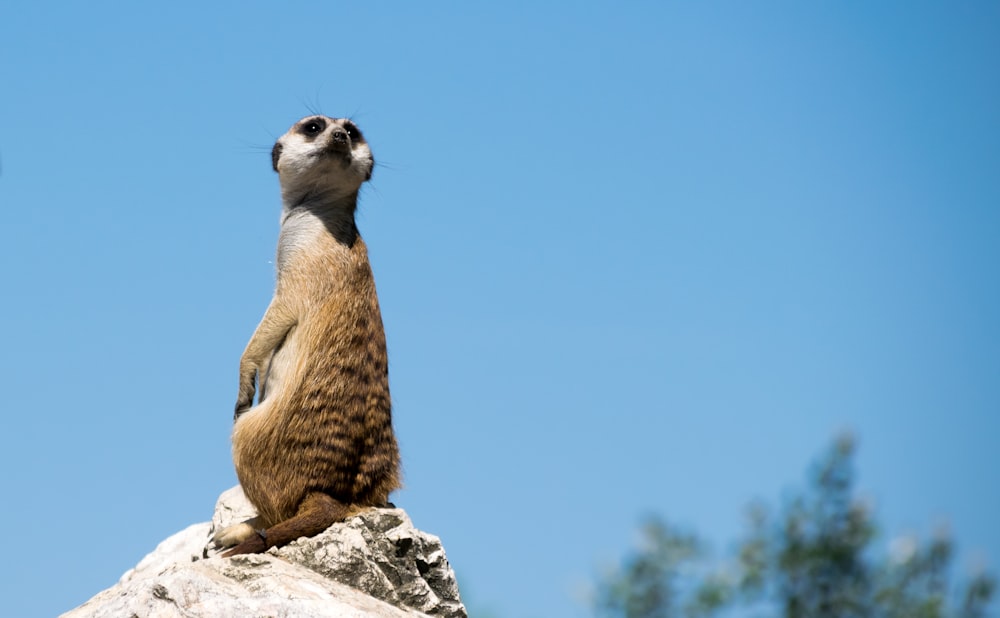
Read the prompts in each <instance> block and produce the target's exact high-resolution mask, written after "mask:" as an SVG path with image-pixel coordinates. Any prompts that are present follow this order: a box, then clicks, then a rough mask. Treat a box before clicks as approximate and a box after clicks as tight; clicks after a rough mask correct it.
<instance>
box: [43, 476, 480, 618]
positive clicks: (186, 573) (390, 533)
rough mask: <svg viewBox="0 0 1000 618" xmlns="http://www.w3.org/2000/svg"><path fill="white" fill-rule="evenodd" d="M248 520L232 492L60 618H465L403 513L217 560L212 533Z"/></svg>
mask: <svg viewBox="0 0 1000 618" xmlns="http://www.w3.org/2000/svg"><path fill="white" fill-rule="evenodd" d="M254 515H255V513H254V511H253V507H252V506H251V505H250V504H249V502H247V500H246V498H245V497H244V496H243V492H242V490H241V489H240V488H239V487H235V488H233V489H230V490H228V491H226V492H224V493H223V494H222V495H221V496H220V497H219V501H218V503H217V505H216V508H215V515H214V516H213V518H212V522H211V523H208V522H205V523H201V524H195V525H193V526H190V527H188V528H186V529H185V530H182V531H181V532H178V533H177V534H174V535H173V536H171V537H169V538H167V539H166V540H164V541H163V542H161V543H160V544H159V545H158V546H157V547H156V549H155V550H154V551H153V552H152V553H150V554H149V555H147V556H146V557H145V558H143V559H142V560H141V561H140V562H139V564H137V565H136V566H135V568H133V569H131V570H130V571H128V572H126V573H125V574H124V575H122V577H121V579H120V580H119V582H118V584H117V585H115V586H113V587H112V588H109V589H108V590H105V591H103V592H101V593H99V594H97V596H95V597H94V598H92V599H90V600H89V601H87V602H86V603H84V604H83V605H81V606H80V607H78V608H76V609H74V610H72V611H70V612H67V613H66V614H63V617H64V618H105V617H107V618H112V617H114V618H119V617H124V618H129V617H132V616H135V617H137V618H168V617H174V616H184V617H185V618H197V617H202V616H205V617H209V616H211V617H215V616H274V617H285V616H287V617H293V616H294V617H300V616H316V617H326V616H330V617H333V616H387V617H403V616H408V617H413V616H424V615H431V616H441V617H443V618H453V617H456V618H457V617H465V616H467V613H466V610H465V606H463V605H462V602H461V600H460V598H459V593H458V585H457V583H456V581H455V573H454V571H453V570H452V569H451V566H450V565H449V564H448V560H447V558H446V557H445V553H444V548H443V547H442V546H441V541H440V539H438V538H437V537H436V536H433V535H430V534H427V533H425V532H421V531H420V530H417V529H416V528H414V527H413V524H412V523H411V522H410V519H409V517H407V515H406V513H405V512H404V511H403V510H402V509H396V508H386V509H366V510H364V511H362V512H360V513H359V514H357V515H355V516H354V517H352V518H350V519H348V520H347V521H345V522H343V523H338V524H334V525H333V526H331V527H330V528H329V529H327V530H326V531H325V532H322V533H320V534H318V535H316V536H315V537H312V538H300V539H298V540H296V541H293V542H292V543H290V544H289V545H287V546H285V547H282V548H280V549H271V550H269V551H268V552H267V553H265V554H257V555H245V556H236V557H233V558H221V557H219V556H218V555H217V553H218V552H215V551H214V550H209V549H207V548H206V544H207V543H208V541H209V539H210V538H211V535H212V534H213V533H214V531H215V530H216V529H219V528H221V527H225V526H228V525H231V524H233V523H238V522H241V521H243V520H245V519H248V518H250V517H253V516H254Z"/></svg>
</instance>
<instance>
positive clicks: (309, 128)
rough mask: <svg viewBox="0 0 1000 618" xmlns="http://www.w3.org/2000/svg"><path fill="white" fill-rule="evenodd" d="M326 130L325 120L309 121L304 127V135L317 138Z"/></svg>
mask: <svg viewBox="0 0 1000 618" xmlns="http://www.w3.org/2000/svg"><path fill="white" fill-rule="evenodd" d="M325 128H326V123H325V122H323V120H321V119H319V118H317V119H315V120H309V121H308V122H306V123H305V124H303V125H302V133H303V134H305V135H308V136H309V137H315V136H317V135H319V134H320V133H322V132H323V129H325Z"/></svg>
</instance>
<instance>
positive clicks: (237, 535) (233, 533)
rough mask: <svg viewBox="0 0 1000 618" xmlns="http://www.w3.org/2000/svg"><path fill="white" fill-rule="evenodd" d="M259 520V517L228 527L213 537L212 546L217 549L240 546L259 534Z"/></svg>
mask: <svg viewBox="0 0 1000 618" xmlns="http://www.w3.org/2000/svg"><path fill="white" fill-rule="evenodd" d="M259 520H260V518H259V517H254V518H253V519H248V520H246V521H244V522H241V523H238V524H234V525H232V526H226V527H225V528H223V529H222V530H219V531H218V532H216V533H215V534H214V535H213V536H212V544H213V545H214V546H215V547H216V548H217V549H222V548H224V547H232V546H233V545H239V544H240V543H242V542H243V541H245V540H247V539H249V538H250V537H252V536H253V535H255V534H256V533H257V528H258V527H259V526H260V522H259Z"/></svg>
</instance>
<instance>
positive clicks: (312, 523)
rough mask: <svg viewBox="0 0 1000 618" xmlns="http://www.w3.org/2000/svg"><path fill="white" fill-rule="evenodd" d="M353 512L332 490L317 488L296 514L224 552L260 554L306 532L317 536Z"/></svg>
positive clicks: (308, 534)
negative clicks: (331, 493)
mask: <svg viewBox="0 0 1000 618" xmlns="http://www.w3.org/2000/svg"><path fill="white" fill-rule="evenodd" d="M351 512H352V509H351V507H349V506H348V505H346V504H344V503H343V502H340V501H339V500H337V499H335V498H333V497H331V496H330V495H329V494H324V493H320V492H316V491H314V492H312V493H309V494H307V495H306V497H305V499H304V500H302V504H301V505H299V508H298V510H297V511H296V513H295V516H294V517H292V518H290V519H286V520H285V521H283V522H281V523H279V524H275V525H273V526H271V527H270V528H268V529H267V530H258V531H257V534H254V535H253V536H251V537H250V538H248V539H247V540H245V541H243V542H242V543H240V544H239V545H237V546H236V547H234V548H232V549H230V550H229V551H227V552H226V553H224V554H222V557H223V558H229V557H230V556H237V555H239V554H259V553H261V552H265V551H267V550H268V549H270V548H272V547H282V546H283V545H288V544H289V543H291V542H292V541H294V540H295V539H297V538H299V537H302V536H315V535H317V534H319V533H320V532H323V531H324V530H326V529H327V528H329V527H330V526H331V525H333V524H335V523H337V522H340V521H344V520H345V519H347V517H348V516H349V515H350V514H351Z"/></svg>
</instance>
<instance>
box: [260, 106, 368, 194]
mask: <svg viewBox="0 0 1000 618" xmlns="http://www.w3.org/2000/svg"><path fill="white" fill-rule="evenodd" d="M271 163H272V165H273V166H274V170H275V171H276V172H278V175H279V177H280V179H281V188H282V192H283V193H285V197H286V198H290V199H293V200H300V199H303V198H305V196H306V195H316V196H317V197H319V196H320V195H322V196H324V197H326V198H336V197H343V196H347V195H350V194H352V193H355V192H356V191H357V190H358V189H359V188H360V187H361V184H362V183H363V182H365V181H366V180H368V179H369V178H371V176H372V168H373V167H374V166H375V160H374V159H373V158H372V153H371V150H370V149H369V148H368V142H366V141H365V138H364V136H362V135H361V131H360V130H359V129H358V127H357V125H355V124H354V123H353V122H351V121H350V120H348V119H346V118H329V117H327V116H308V117H306V118H303V119H302V120H300V121H298V122H296V123H295V124H294V125H292V128H291V129H289V130H288V132H287V133H285V134H284V135H282V136H281V137H280V138H279V139H278V141H277V142H276V143H275V144H274V149H273V150H272V151H271Z"/></svg>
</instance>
